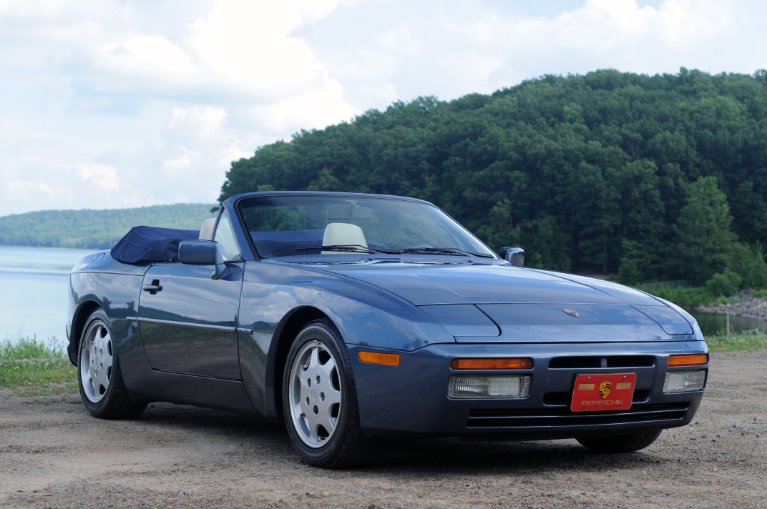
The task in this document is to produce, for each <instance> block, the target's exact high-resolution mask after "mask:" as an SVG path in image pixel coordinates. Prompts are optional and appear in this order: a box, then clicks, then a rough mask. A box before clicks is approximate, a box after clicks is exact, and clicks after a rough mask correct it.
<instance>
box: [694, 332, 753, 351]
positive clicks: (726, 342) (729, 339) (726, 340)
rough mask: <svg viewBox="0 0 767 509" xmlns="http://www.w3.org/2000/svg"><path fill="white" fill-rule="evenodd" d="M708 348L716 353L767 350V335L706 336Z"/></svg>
mask: <svg viewBox="0 0 767 509" xmlns="http://www.w3.org/2000/svg"><path fill="white" fill-rule="evenodd" d="M706 343H707V344H708V347H709V348H710V349H711V350H712V351H715V352H735V351H739V350H764V349H767V334H764V333H741V334H730V335H726V336H725V335H723V336H706Z"/></svg>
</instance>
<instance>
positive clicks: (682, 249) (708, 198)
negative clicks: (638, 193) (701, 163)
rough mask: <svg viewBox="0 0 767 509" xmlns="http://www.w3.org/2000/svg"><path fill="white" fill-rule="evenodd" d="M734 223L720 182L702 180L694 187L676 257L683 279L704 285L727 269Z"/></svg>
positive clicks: (680, 229)
mask: <svg viewBox="0 0 767 509" xmlns="http://www.w3.org/2000/svg"><path fill="white" fill-rule="evenodd" d="M731 223H732V217H731V216H730V207H729V205H728V204H727V196H725V194H724V193H723V192H722V191H720V190H719V186H718V185H717V183H716V178H714V177H701V178H699V179H698V180H696V181H695V182H693V183H692V184H690V188H689V191H688V196H687V201H686V203H685V206H684V207H683V208H682V210H681V212H680V215H679V221H678V222H677V231H678V234H679V237H678V242H677V245H676V249H675V253H676V257H677V258H676V262H677V270H679V275H680V276H682V277H683V278H685V279H689V280H690V281H692V282H695V283H704V282H705V281H706V280H708V279H709V278H710V277H711V276H712V275H713V274H714V273H716V272H721V271H723V270H724V269H725V268H726V267H727V263H728V260H729V254H730V252H731V250H732V245H733V244H734V242H735V235H734V234H733V233H732V231H731V230H730V225H731Z"/></svg>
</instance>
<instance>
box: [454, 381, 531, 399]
mask: <svg viewBox="0 0 767 509" xmlns="http://www.w3.org/2000/svg"><path fill="white" fill-rule="evenodd" d="M529 393H530V377H529V376H480V375H456V376H451V377H450V385H449V388H448V396H449V397H451V398H516V399H518V398H526V397H527V395H528V394H529Z"/></svg>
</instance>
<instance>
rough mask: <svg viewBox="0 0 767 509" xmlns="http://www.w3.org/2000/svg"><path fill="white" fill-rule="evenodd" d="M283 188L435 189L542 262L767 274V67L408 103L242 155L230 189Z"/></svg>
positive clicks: (610, 270)
mask: <svg viewBox="0 0 767 509" xmlns="http://www.w3.org/2000/svg"><path fill="white" fill-rule="evenodd" d="M274 189H284V190H302V189H309V190H313V189H315V190H338V191H358V192H370V193H390V194H399V195H406V196H414V197H418V198H423V199H426V200H429V201H431V202H433V203H435V204H437V205H438V206H440V207H441V208H443V209H444V210H446V211H447V212H448V213H449V214H451V215H452V216H453V217H455V218H456V219H458V220H459V221H460V222H462V223H463V224H465V225H466V226H467V227H469V228H470V229H471V230H472V231H474V232H475V233H476V234H478V236H479V237H480V238H482V239H483V240H484V241H485V242H486V243H488V244H489V245H490V246H491V247H493V248H496V249H497V248H500V247H501V246H505V245H521V246H523V247H525V249H526V250H527V253H528V257H527V258H528V263H529V264H530V265H533V266H537V267H546V268H551V269H559V270H566V271H575V272H581V273H603V274H618V275H619V276H620V278H621V279H622V280H624V281H626V282H629V283H636V282H639V281H647V280H663V279H665V280H668V279H683V280H688V281H691V282H693V283H696V284H700V283H704V282H707V281H711V280H712V278H715V280H718V281H719V283H724V284H731V285H733V284H734V285H735V286H738V287H740V286H744V285H745V286H765V285H766V284H767V268H765V264H764V261H763V256H762V253H763V245H762V242H763V241H764V239H765V236H766V235H767V71H758V72H756V73H755V74H753V75H745V74H718V75H710V74H707V73H704V72H700V71H695V70H687V69H684V68H683V69H681V70H680V72H679V73H677V74H663V75H655V76H647V75H640V74H632V73H623V72H618V71H615V70H602V71H596V72H591V73H588V74H585V75H576V76H566V77H562V76H544V77H541V78H539V79H534V80H530V81H525V82H523V83H521V84H519V85H517V86H514V87H511V88H506V89H502V90H499V91H497V92H495V93H493V94H489V95H483V94H469V95H466V96H464V97H461V98H459V99H456V100H452V101H440V100H438V99H436V98H433V97H422V98H418V99H415V100H413V101H410V102H395V103H394V104H392V105H391V106H389V107H388V108H387V109H386V110H385V111H378V110H370V111H368V112H366V113H364V114H362V115H360V116H358V117H356V118H354V119H353V120H352V121H350V122H346V123H341V124H338V125H333V126H330V127H327V128H325V129H320V130H310V131H301V132H299V133H297V134H295V135H294V136H293V137H292V139H291V140H290V141H289V142H283V141H279V142H276V143H272V144H269V145H265V146H263V147H260V148H259V149H257V150H256V151H255V154H254V155H253V156H252V157H250V158H247V159H240V160H239V161H235V162H233V163H232V166H231V168H230V169H229V171H228V173H227V177H226V181H225V182H224V184H223V187H222V191H221V199H224V198H226V197H228V196H231V195H232V194H235V193H239V192H245V191H256V190H274ZM715 276H716V277H715ZM725 280H726V281H725ZM714 282H715V283H716V281H714ZM712 284H713V283H712Z"/></svg>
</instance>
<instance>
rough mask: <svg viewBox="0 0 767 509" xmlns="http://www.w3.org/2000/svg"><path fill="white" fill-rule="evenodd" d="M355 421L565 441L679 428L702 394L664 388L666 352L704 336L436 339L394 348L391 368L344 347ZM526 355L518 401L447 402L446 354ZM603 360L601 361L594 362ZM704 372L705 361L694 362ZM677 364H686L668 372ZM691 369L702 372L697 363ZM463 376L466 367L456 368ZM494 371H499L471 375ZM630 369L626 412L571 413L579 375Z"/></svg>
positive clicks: (700, 349)
mask: <svg viewBox="0 0 767 509" xmlns="http://www.w3.org/2000/svg"><path fill="white" fill-rule="evenodd" d="M349 350H350V354H351V358H352V365H353V370H354V377H355V382H356V387H357V400H358V405H359V411H360V424H361V426H362V429H363V432H364V433H365V434H366V435H380V434H401V433H418V434H431V435H454V436H458V435H501V436H508V437H518V438H566V437H575V436H588V435H606V434H620V433H630V432H632V431H638V430H642V429H660V428H671V427H675V426H683V425H685V424H687V423H689V422H690V420H691V419H692V418H693V416H694V415H695V412H696V411H697V409H698V406H699V405H700V401H701V398H702V397H703V391H695V392H687V393H679V394H664V393H663V383H664V380H665V375H666V372H667V371H668V370H669V368H668V366H667V359H668V356H669V355H672V354H692V353H708V349H707V347H706V344H705V343H704V342H703V341H683V342H662V343H661V342H652V343H589V344H471V345H466V344H438V345H430V346H427V347H425V348H423V349H420V350H418V351H415V352H398V353H400V355H401V363H400V366H397V367H390V366H381V365H373V364H364V363H362V362H360V361H359V357H358V352H359V351H361V350H364V351H380V352H384V350H375V349H370V348H367V347H362V346H359V345H349ZM473 357H476V358H481V357H489V358H495V357H529V358H532V359H533V368H532V369H531V370H528V371H513V372H506V373H511V374H529V375H530V376H531V377H532V380H531V384H530V393H529V395H528V397H526V398H524V399H494V398H487V399H450V398H448V382H449V378H450V376H451V374H455V373H456V372H455V371H452V370H451V368H450V361H451V360H452V359H455V358H473ZM603 366H605V367H603ZM703 367H704V368H706V369H707V368H708V365H706V366H703ZM672 369H674V370H685V369H691V368H672ZM694 369H701V366H697V367H695V368H694ZM461 373H463V374H465V373H467V372H463V371H462V372H461ZM472 373H476V374H496V375H497V374H502V373H504V372H502V371H472ZM583 373H588V374H595V373H596V374H599V373H636V375H637V380H636V389H635V392H634V398H633V402H632V406H631V408H630V409H628V410H622V411H606V412H577V413H576V412H572V411H571V410H570V397H571V394H572V390H573V384H574V382H575V378H576V376H577V375H579V374H583Z"/></svg>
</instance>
